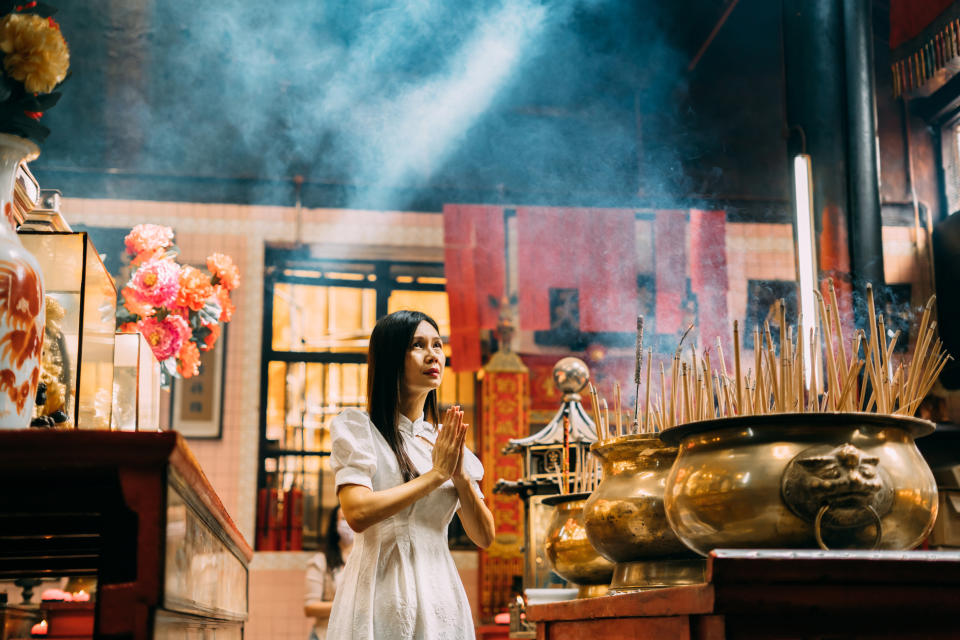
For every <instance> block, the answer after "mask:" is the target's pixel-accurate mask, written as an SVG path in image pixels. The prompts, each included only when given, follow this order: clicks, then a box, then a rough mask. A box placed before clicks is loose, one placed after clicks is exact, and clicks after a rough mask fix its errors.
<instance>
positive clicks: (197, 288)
mask: <svg viewBox="0 0 960 640" xmlns="http://www.w3.org/2000/svg"><path fill="white" fill-rule="evenodd" d="M212 295H214V287H213V285H212V284H210V279H209V278H208V277H207V276H206V275H204V273H203V272H202V271H200V270H199V269H196V268H194V267H191V266H189V265H188V266H185V267H183V268H182V269H181V270H180V291H178V292H177V300H176V302H175V303H174V305H175V306H178V307H189V308H190V309H193V310H194V311H200V310H201V309H203V305H205V304H206V303H207V300H208V299H209V298H210V297H211V296H212Z"/></svg>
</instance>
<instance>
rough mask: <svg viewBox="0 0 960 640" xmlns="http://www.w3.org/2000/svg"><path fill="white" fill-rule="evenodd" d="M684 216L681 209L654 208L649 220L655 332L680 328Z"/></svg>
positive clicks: (684, 285)
mask: <svg viewBox="0 0 960 640" xmlns="http://www.w3.org/2000/svg"><path fill="white" fill-rule="evenodd" d="M686 227H687V217H686V212H684V211H658V212H657V216H656V219H655V220H654V223H653V242H654V256H655V264H656V265H657V266H656V271H657V273H656V277H657V285H656V289H657V303H656V314H657V333H676V332H678V331H681V330H682V329H683V328H685V327H683V326H682V325H683V301H684V298H686V295H687V240H686Z"/></svg>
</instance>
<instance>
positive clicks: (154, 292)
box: [130, 260, 180, 307]
mask: <svg viewBox="0 0 960 640" xmlns="http://www.w3.org/2000/svg"><path fill="white" fill-rule="evenodd" d="M130 284H131V286H132V287H133V289H134V291H136V292H137V296H138V297H139V298H140V300H141V301H143V302H146V303H148V304H151V305H153V306H154V307H164V306H167V305H169V304H171V303H172V302H173V301H174V300H176V298H177V291H179V289H180V267H178V266H177V264H176V263H175V262H173V261H171V260H151V261H150V262H148V263H146V264H144V265H142V266H141V267H140V268H139V269H137V271H136V273H134V274H133V280H131V282H130Z"/></svg>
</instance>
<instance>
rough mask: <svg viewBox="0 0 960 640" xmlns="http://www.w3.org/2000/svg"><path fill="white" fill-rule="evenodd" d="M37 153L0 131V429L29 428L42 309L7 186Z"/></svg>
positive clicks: (37, 279) (35, 272)
mask: <svg viewBox="0 0 960 640" xmlns="http://www.w3.org/2000/svg"><path fill="white" fill-rule="evenodd" d="M38 155H40V149H39V148H38V147H37V145H35V144H34V143H32V142H30V141H29V140H26V139H24V138H20V137H17V136H12V135H7V134H2V133H0V210H2V211H3V216H0V429H25V428H27V427H29V426H30V418H31V416H32V414H33V404H34V399H35V397H36V394H37V384H38V383H39V382H40V353H41V350H42V348H43V333H44V331H43V328H44V322H45V319H46V309H45V304H44V296H43V282H42V280H41V275H40V274H41V271H40V265H39V264H37V261H36V259H35V258H34V257H33V255H32V254H31V253H29V252H28V251H27V250H26V249H24V248H23V245H22V244H21V243H20V238H19V236H17V232H16V229H15V224H16V223H15V221H14V217H13V186H14V180H15V179H16V176H17V168H18V167H19V166H20V163H21V162H23V161H30V160H33V159H34V158H36V157H37V156H38Z"/></svg>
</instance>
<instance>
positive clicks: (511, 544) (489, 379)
mask: <svg viewBox="0 0 960 640" xmlns="http://www.w3.org/2000/svg"><path fill="white" fill-rule="evenodd" d="M527 392H528V382H527V373H526V372H522V371H516V372H514V371H487V372H486V373H485V375H484V378H483V382H482V383H481V403H482V404H481V423H480V424H481V430H480V461H481V462H483V468H484V474H483V481H482V483H481V488H482V490H483V495H484V496H485V497H486V500H487V504H489V505H490V510H491V511H493V516H494V520H495V522H496V526H497V536H496V538H495V539H494V542H493V544H492V545H490V547H489V548H487V549H486V550H484V551H481V552H480V571H479V574H480V576H479V578H480V611H481V617H482V618H483V619H485V620H489V619H491V618H492V617H493V616H494V615H496V614H497V613H500V612H502V611H506V610H507V604H508V603H509V602H510V596H511V587H512V585H513V580H514V576H522V575H523V551H522V547H523V504H522V503H521V501H520V498H519V497H517V496H514V495H504V494H499V493H494V492H493V486H494V484H496V482H497V480H499V479H503V480H519V479H520V478H521V477H522V475H523V459H522V456H520V455H518V454H512V455H506V456H505V455H503V454H501V453H500V451H501V450H502V449H503V447H505V446H506V444H507V442H508V441H509V440H510V439H511V438H522V437H525V436H527V435H528V432H529V426H528V422H527V412H526V408H525V407H524V401H525V398H526V396H527Z"/></svg>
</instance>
